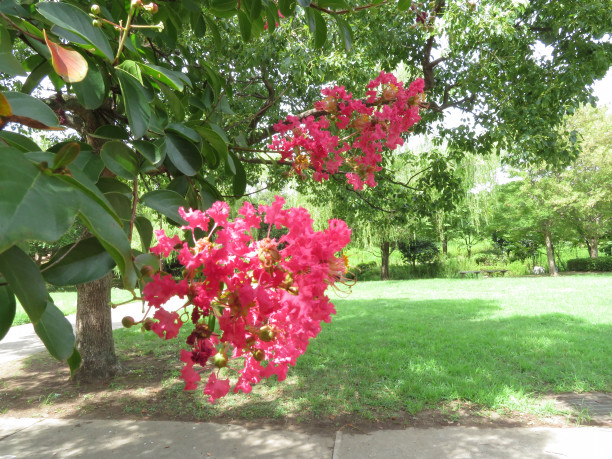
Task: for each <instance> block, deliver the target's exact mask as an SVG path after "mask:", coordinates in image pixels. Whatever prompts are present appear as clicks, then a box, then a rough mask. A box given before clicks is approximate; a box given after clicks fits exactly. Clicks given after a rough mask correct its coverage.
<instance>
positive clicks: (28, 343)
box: [0, 301, 143, 459]
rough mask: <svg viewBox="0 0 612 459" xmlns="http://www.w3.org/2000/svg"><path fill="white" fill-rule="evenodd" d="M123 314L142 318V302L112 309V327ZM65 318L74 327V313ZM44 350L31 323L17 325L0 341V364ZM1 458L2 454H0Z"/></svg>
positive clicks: (119, 324) (118, 321)
mask: <svg viewBox="0 0 612 459" xmlns="http://www.w3.org/2000/svg"><path fill="white" fill-rule="evenodd" d="M125 316H133V317H134V318H135V319H136V320H139V319H140V318H142V316H143V313H142V304H141V303H140V301H138V302H134V303H128V304H124V305H121V306H118V307H117V308H115V309H113V310H112V321H113V329H115V328H121V327H122V325H121V319H123V318H124V317H125ZM66 318H67V319H68V321H69V322H70V323H71V324H72V327H73V328H74V324H75V321H76V315H75V314H72V315H69V316H66ZM45 350H46V349H45V346H44V345H43V343H42V342H41V341H40V338H38V335H36V333H35V332H34V327H33V325H32V324H24V325H17V326H15V327H11V329H10V330H9V332H8V333H7V334H6V336H5V337H4V338H3V339H2V341H0V365H1V364H3V363H6V362H10V361H13V360H18V359H21V358H23V357H27V356H28V355H32V354H36V353H37V352H43V351H45ZM0 453H1V451H0ZM1 458H2V456H1V455H0V459H1Z"/></svg>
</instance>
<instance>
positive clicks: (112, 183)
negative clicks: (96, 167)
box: [96, 177, 132, 198]
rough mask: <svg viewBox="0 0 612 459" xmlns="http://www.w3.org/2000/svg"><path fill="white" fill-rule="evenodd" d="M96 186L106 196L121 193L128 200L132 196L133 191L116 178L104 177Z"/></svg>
mask: <svg viewBox="0 0 612 459" xmlns="http://www.w3.org/2000/svg"><path fill="white" fill-rule="evenodd" d="M96 186H97V187H98V188H99V189H100V191H101V192H102V193H104V194H106V193H119V194H122V195H124V196H125V197H127V198H130V197H131V196H132V189H131V188H130V187H129V186H127V185H126V184H125V183H123V182H120V181H119V180H117V179H116V178H111V177H102V178H101V179H100V180H98V183H96Z"/></svg>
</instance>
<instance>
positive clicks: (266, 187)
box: [221, 185, 268, 198]
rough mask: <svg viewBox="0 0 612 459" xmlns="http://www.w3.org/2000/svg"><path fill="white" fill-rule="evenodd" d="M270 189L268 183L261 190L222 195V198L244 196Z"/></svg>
mask: <svg viewBox="0 0 612 459" xmlns="http://www.w3.org/2000/svg"><path fill="white" fill-rule="evenodd" d="M267 189H268V185H266V186H264V187H263V188H262V189H261V190H257V191H252V192H251V193H246V194H239V195H223V194H222V195H221V197H222V198H243V197H245V196H251V195H252V194H257V193H259V192H261V191H263V190H267Z"/></svg>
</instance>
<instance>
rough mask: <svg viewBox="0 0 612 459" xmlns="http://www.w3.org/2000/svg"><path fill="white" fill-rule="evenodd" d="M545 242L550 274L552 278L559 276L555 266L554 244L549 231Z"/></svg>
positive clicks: (545, 236) (545, 235)
mask: <svg viewBox="0 0 612 459" xmlns="http://www.w3.org/2000/svg"><path fill="white" fill-rule="evenodd" d="M544 241H545V243H546V258H548V272H549V273H550V275H551V276H558V275H559V273H558V272H557V265H556V264H555V252H554V251H553V243H552V239H551V238H550V232H549V231H548V230H547V231H546V232H545V233H544Z"/></svg>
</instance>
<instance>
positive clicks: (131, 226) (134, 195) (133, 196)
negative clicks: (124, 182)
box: [128, 179, 138, 242]
mask: <svg viewBox="0 0 612 459" xmlns="http://www.w3.org/2000/svg"><path fill="white" fill-rule="evenodd" d="M132 201H133V202H132V218H130V232H129V233H128V240H129V241H130V242H132V234H133V232H134V220H135V218H136V205H137V204H138V179H136V180H134V190H133V192H132Z"/></svg>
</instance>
